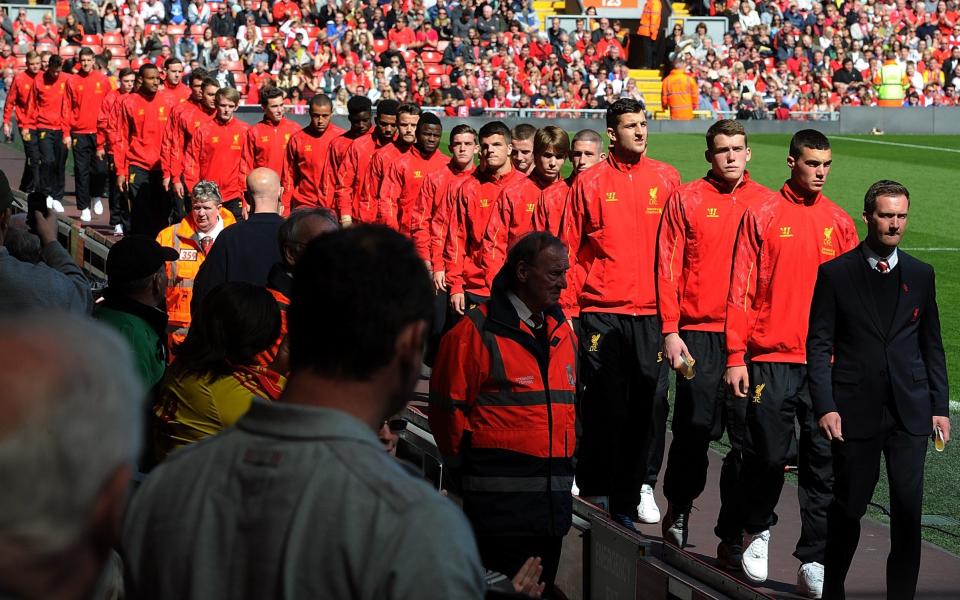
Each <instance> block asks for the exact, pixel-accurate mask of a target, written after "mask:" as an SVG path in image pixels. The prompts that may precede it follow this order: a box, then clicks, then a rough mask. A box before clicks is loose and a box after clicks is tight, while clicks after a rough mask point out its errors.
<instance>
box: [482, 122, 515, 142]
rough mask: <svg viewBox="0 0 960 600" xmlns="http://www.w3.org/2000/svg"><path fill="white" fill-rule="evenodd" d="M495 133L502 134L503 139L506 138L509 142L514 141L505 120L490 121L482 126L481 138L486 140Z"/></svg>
mask: <svg viewBox="0 0 960 600" xmlns="http://www.w3.org/2000/svg"><path fill="white" fill-rule="evenodd" d="M494 135H502V136H503V139H505V140H506V141H507V143H508V144H510V143H512V142H513V136H512V135H511V133H510V128H509V127H507V126H506V124H505V123H504V122H503V121H490V122H489V123H487V124H486V125H484V126H483V127H481V128H480V135H479V137H480V139H481V140H485V139H487V138H488V137H491V136H494Z"/></svg>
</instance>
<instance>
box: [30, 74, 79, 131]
mask: <svg viewBox="0 0 960 600" xmlns="http://www.w3.org/2000/svg"><path fill="white" fill-rule="evenodd" d="M71 77H73V75H67V74H66V73H60V75H58V76H57V78H56V79H54V80H53V81H52V82H48V81H47V78H46V77H45V76H44V73H43V72H42V71H41V72H40V73H39V74H38V75H37V77H36V79H34V81H33V94H31V95H30V105H29V107H28V108H27V111H28V113H29V115H30V116H29V117H28V118H29V119H30V120H31V121H32V122H33V125H34V128H35V129H49V130H59V131H62V132H63V133H64V135H70V126H69V123H68V121H69V114H70V111H69V109H68V108H67V81H69V79H70V78H71Z"/></svg>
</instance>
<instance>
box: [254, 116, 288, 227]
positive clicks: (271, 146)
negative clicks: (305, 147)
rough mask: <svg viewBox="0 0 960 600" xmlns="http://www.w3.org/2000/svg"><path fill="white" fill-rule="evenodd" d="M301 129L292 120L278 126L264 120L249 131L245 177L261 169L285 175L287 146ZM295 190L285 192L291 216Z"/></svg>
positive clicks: (284, 120)
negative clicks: (284, 165) (291, 203)
mask: <svg viewBox="0 0 960 600" xmlns="http://www.w3.org/2000/svg"><path fill="white" fill-rule="evenodd" d="M300 129H301V127H300V126H299V125H297V124H296V123H295V122H293V121H291V120H290V119H287V118H283V119H280V122H279V123H277V124H276V125H274V124H273V122H272V121H270V120H268V119H266V118H264V119H263V120H262V121H260V122H259V123H257V124H256V125H254V126H253V127H251V128H250V129H248V130H247V136H246V139H245V141H244V146H243V169H242V171H243V176H244V177H246V176H247V175H248V174H249V173H250V171H252V170H254V169H258V168H260V167H266V168H268V169H271V170H272V171H273V172H274V173H276V174H277V176H278V177H279V176H281V175H283V163H284V161H286V159H287V144H288V143H290V138H292V137H293V135H294V134H295V133H297V132H298V131H300ZM292 195H293V190H284V191H283V206H284V208H286V213H287V214H290V198H291V197H292Z"/></svg>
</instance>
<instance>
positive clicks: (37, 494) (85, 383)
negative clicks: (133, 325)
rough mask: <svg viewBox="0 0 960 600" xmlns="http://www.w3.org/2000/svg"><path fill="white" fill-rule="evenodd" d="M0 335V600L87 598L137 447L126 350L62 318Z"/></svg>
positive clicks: (116, 523)
mask: <svg viewBox="0 0 960 600" xmlns="http://www.w3.org/2000/svg"><path fill="white" fill-rule="evenodd" d="M0 330H2V331H3V332H4V333H3V336H0V356H3V357H4V359H3V362H2V363H0V389H2V390H3V394H0V412H2V413H3V415H4V418H3V421H2V424H0V481H3V488H4V489H3V493H2V494H0V582H2V583H0V586H2V590H0V595H2V596H3V597H4V598H7V597H14V598H22V599H34V598H88V597H91V596H94V595H95V591H96V590H97V589H98V588H100V587H102V585H103V584H104V583H106V582H107V580H108V579H109V577H105V576H104V575H107V573H106V569H105V568H104V567H105V565H106V564H107V561H108V559H109V558H110V556H111V554H112V551H111V547H112V546H113V545H115V544H116V543H117V542H118V541H119V533H120V523H121V521H122V518H123V512H124V510H125V507H126V495H127V488H128V485H129V483H130V477H131V475H132V473H133V468H134V467H133V465H134V461H135V460H136V457H137V455H138V453H139V450H140V446H141V443H142V427H141V425H142V423H141V421H142V414H143V407H142V405H141V404H142V403H141V402H138V399H142V398H143V387H142V385H141V383H140V381H139V378H138V377H137V374H136V370H135V369H134V365H133V359H132V357H131V354H130V350H129V348H128V347H127V345H126V343H124V341H123V340H122V339H121V338H120V337H119V336H118V335H117V334H116V333H113V332H112V331H110V330H109V329H108V328H107V327H105V326H103V325H100V324H97V323H95V322H94V321H92V320H89V319H85V318H77V317H76V316H75V315H68V314H66V313H59V312H57V313H53V314H51V313H45V314H42V315H41V314H39V313H37V314H34V315H31V316H28V317H25V318H24V317H21V318H17V319H16V320H14V319H8V320H3V321H0ZM104 365H110V368H109V369H104V368H103V366H104Z"/></svg>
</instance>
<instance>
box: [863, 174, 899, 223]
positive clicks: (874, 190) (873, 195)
mask: <svg viewBox="0 0 960 600" xmlns="http://www.w3.org/2000/svg"><path fill="white" fill-rule="evenodd" d="M880 196H906V198H907V206H910V191H909V190H908V189H907V186H905V185H903V184H902V183H900V182H899V181H892V180H890V179H881V180H880V181H878V182H876V183H874V184H873V185H871V186H870V189H868V190H867V193H866V194H865V195H864V196H863V214H865V215H872V214H873V213H874V211H875V210H877V198H879V197H880Z"/></svg>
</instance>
